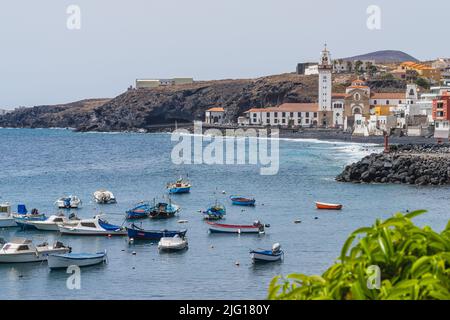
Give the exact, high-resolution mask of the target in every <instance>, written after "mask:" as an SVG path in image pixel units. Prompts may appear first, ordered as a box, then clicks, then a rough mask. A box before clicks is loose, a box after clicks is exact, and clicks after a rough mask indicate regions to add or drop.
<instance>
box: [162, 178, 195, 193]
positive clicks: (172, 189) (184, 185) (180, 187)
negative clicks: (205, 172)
mask: <svg viewBox="0 0 450 320" xmlns="http://www.w3.org/2000/svg"><path fill="white" fill-rule="evenodd" d="M191 187H192V185H191V184H190V183H189V181H187V180H184V179H183V178H179V179H178V180H177V181H176V182H175V183H168V184H167V187H166V188H167V189H168V190H169V193H171V194H176V193H189V192H190V191H191Z"/></svg>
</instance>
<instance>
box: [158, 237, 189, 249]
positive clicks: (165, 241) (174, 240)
mask: <svg viewBox="0 0 450 320" xmlns="http://www.w3.org/2000/svg"><path fill="white" fill-rule="evenodd" d="M187 247H188V241H187V238H185V237H180V236H179V235H175V236H174V237H164V238H161V240H160V241H159V243H158V249H159V250H167V251H179V250H184V249H186V248H187Z"/></svg>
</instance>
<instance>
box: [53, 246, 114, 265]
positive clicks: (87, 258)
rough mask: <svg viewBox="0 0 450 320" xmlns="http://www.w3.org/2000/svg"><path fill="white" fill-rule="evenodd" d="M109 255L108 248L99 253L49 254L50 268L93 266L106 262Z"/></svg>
mask: <svg viewBox="0 0 450 320" xmlns="http://www.w3.org/2000/svg"><path fill="white" fill-rule="evenodd" d="M107 257H108V256H107V254H106V250H105V251H104V252H98V253H63V254H50V255H49V256H48V267H49V268H50V269H60V268H68V267H69V266H78V267H87V266H93V265H96V264H100V263H104V262H106V260H107Z"/></svg>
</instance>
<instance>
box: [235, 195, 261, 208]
mask: <svg viewBox="0 0 450 320" xmlns="http://www.w3.org/2000/svg"><path fill="white" fill-rule="evenodd" d="M230 200H231V202H232V203H233V204H234V205H237V206H254V205H255V202H256V200H255V199H254V198H252V199H250V198H245V197H241V196H230Z"/></svg>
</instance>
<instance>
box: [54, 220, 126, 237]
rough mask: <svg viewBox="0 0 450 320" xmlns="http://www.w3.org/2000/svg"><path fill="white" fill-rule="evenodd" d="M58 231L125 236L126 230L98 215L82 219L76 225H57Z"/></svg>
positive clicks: (71, 233) (63, 232) (62, 232)
mask: <svg viewBox="0 0 450 320" xmlns="http://www.w3.org/2000/svg"><path fill="white" fill-rule="evenodd" d="M58 228H59V232H61V234H67V235H80V236H126V235H127V230H126V228H123V227H121V226H116V225H113V224H110V223H108V221H106V220H104V219H101V217H100V216H99V215H97V216H95V217H94V218H93V219H83V220H80V221H78V224H77V225H64V224H61V225H58Z"/></svg>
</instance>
